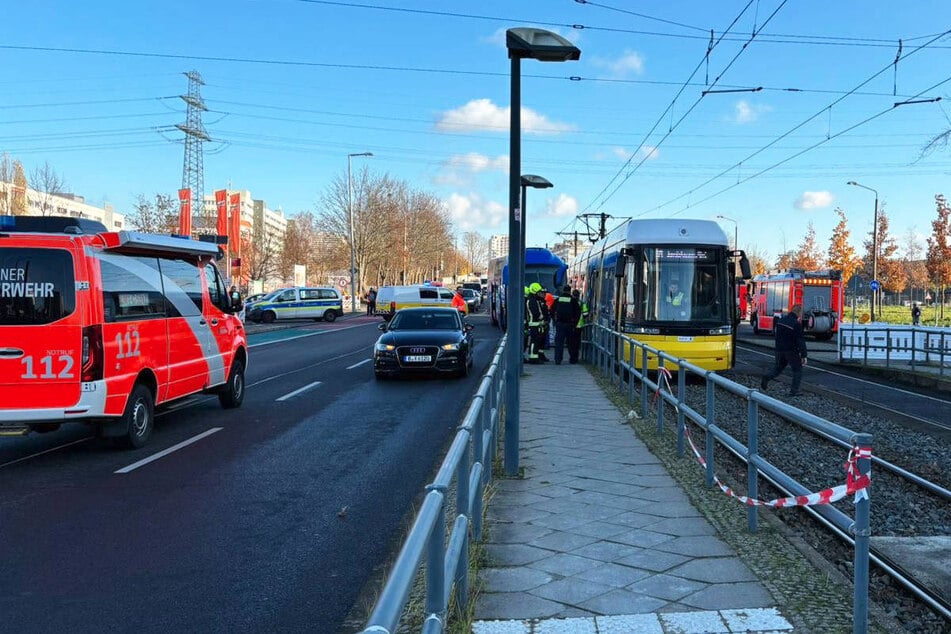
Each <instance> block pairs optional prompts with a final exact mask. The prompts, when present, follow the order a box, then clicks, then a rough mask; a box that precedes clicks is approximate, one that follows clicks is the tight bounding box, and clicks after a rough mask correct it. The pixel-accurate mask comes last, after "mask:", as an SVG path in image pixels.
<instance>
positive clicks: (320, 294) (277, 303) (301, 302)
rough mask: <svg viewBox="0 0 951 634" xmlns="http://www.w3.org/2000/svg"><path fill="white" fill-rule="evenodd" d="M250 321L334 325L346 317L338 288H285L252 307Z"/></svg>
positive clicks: (248, 309) (248, 312) (248, 314)
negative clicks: (290, 321)
mask: <svg viewBox="0 0 951 634" xmlns="http://www.w3.org/2000/svg"><path fill="white" fill-rule="evenodd" d="M245 314H246V316H247V318H248V319H250V320H251V321H254V322H264V323H266V324H269V323H271V322H273V321H274V320H276V319H314V320H320V319H323V320H324V321H333V320H335V319H336V318H337V317H340V316H341V315H343V298H342V297H341V296H340V293H339V292H338V291H337V289H335V288H330V287H327V288H304V287H301V286H295V287H293V288H282V289H280V290H277V291H274V292H272V293H270V294H269V295H266V296H265V297H263V298H262V299H261V300H260V301H257V302H254V303H252V304H249V305H248V307H247V308H246V310H245Z"/></svg>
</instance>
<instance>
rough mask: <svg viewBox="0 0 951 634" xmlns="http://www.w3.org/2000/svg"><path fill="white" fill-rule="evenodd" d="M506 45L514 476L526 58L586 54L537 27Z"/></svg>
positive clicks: (508, 416)
mask: <svg viewBox="0 0 951 634" xmlns="http://www.w3.org/2000/svg"><path fill="white" fill-rule="evenodd" d="M505 46H506V48H507V49H508V56H509V59H511V60H512V70H511V98H510V103H509V110H510V119H509V253H508V267H509V285H508V290H507V293H508V296H507V298H506V304H507V306H508V313H507V315H506V332H507V337H508V344H507V350H508V352H507V354H506V361H505V443H504V445H505V446H504V465H505V473H506V475H509V476H514V475H517V474H518V437H519V412H518V407H519V374H520V366H521V360H520V357H521V356H522V348H521V346H520V345H519V344H520V343H521V341H520V339H521V336H520V335H519V333H520V332H521V328H522V319H523V317H522V315H523V312H524V306H523V303H522V288H521V287H519V286H518V285H517V284H515V282H516V281H518V280H521V279H522V276H523V275H524V270H525V262H524V261H523V259H522V258H523V255H524V250H525V245H524V244H523V243H522V236H523V235H524V233H523V228H522V227H523V226H524V224H525V210H524V209H523V208H522V207H520V206H519V203H520V201H519V187H520V186H521V173H522V145H521V144H522V139H521V134H522V129H521V125H522V94H521V91H522V88H521V62H522V59H523V58H525V59H537V60H539V61H541V62H567V61H571V60H577V59H580V58H581V51H580V50H579V49H578V48H577V47H576V46H575V45H573V44H572V43H571V42H569V41H568V40H566V39H565V38H563V37H561V36H560V35H558V34H556V33H552V32H551V31H546V30H544V29H536V28H517V29H508V30H507V31H506V32H505Z"/></svg>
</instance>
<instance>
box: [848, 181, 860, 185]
mask: <svg viewBox="0 0 951 634" xmlns="http://www.w3.org/2000/svg"><path fill="white" fill-rule="evenodd" d="M846 185H858V183H856V182H855V181H849V182H848V183H846Z"/></svg>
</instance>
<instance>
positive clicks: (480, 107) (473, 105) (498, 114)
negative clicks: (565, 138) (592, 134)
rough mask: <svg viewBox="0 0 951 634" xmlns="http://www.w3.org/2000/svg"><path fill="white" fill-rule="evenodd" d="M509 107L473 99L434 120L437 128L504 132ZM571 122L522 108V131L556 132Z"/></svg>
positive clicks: (446, 130) (507, 127) (568, 126)
mask: <svg viewBox="0 0 951 634" xmlns="http://www.w3.org/2000/svg"><path fill="white" fill-rule="evenodd" d="M510 113H511V110H510V109H509V108H508V107H505V108H502V107H500V106H497V105H495V104H494V103H492V100H490V99H473V100H472V101H470V102H469V103H467V104H466V105H464V106H461V107H459V108H456V109H454V110H447V111H446V112H443V113H442V114H441V115H440V117H439V119H438V120H437V121H436V129H437V130H439V131H441V132H450V131H451V132H459V131H461V130H495V131H498V132H508V129H509V117H510ZM574 129H575V128H574V126H573V125H569V124H567V123H558V122H556V121H551V120H549V119H548V118H547V117H545V115H542V114H539V113H537V112H535V111H534V110H531V109H529V108H522V133H523V134H560V133H562V132H568V131H571V130H574Z"/></svg>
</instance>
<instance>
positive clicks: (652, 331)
mask: <svg viewBox="0 0 951 634" xmlns="http://www.w3.org/2000/svg"><path fill="white" fill-rule="evenodd" d="M627 332H629V333H630V334H632V335H659V334H660V328H643V327H640V328H631V329H630V330H629V331H627Z"/></svg>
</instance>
